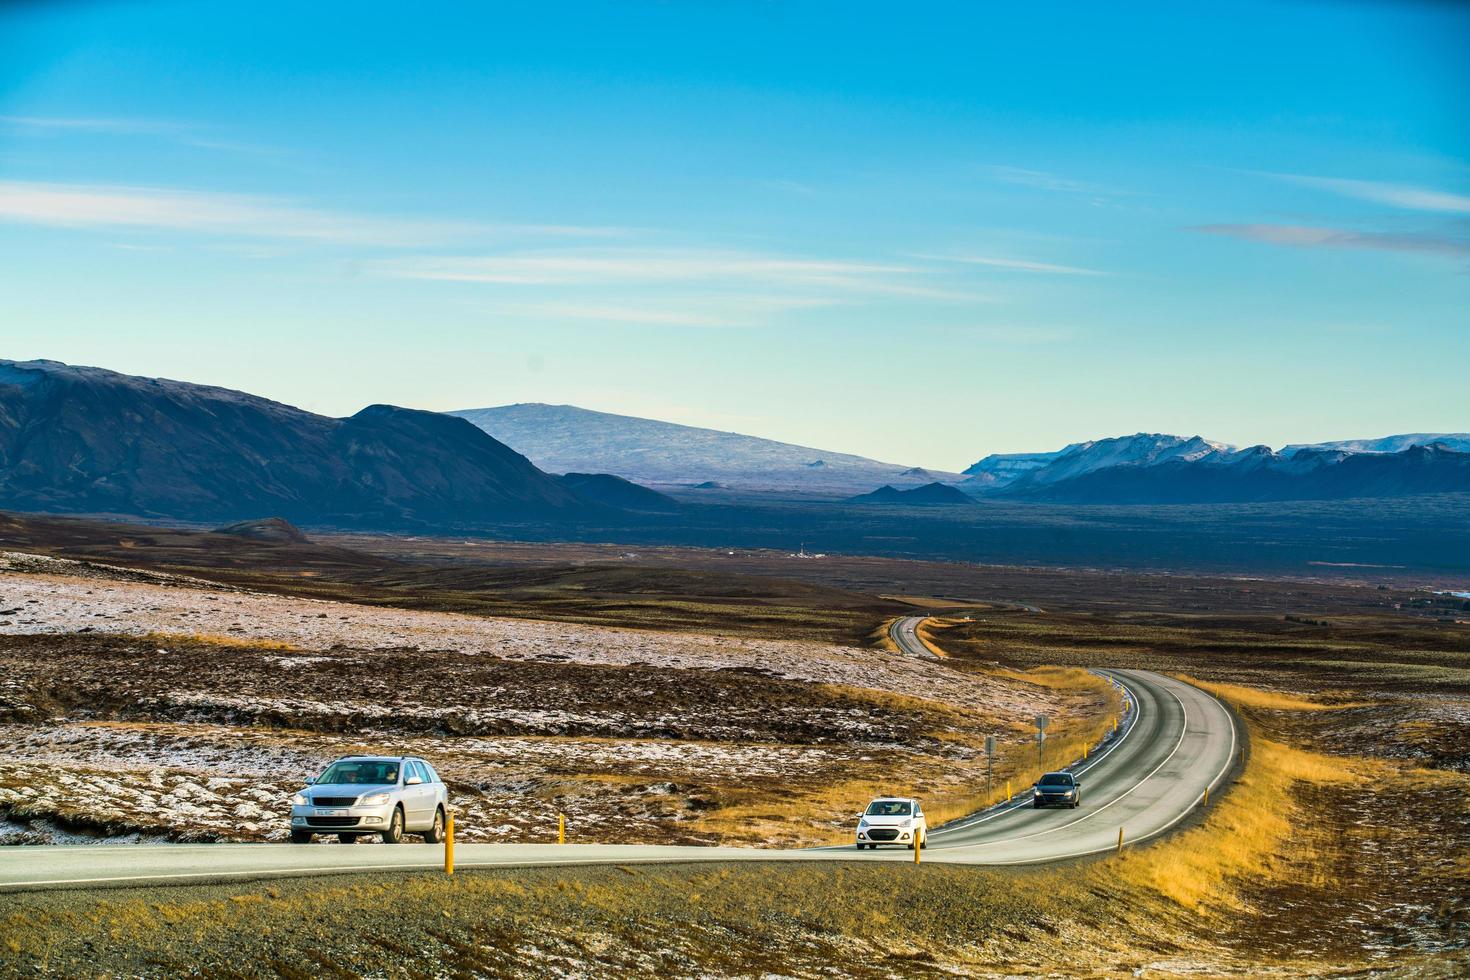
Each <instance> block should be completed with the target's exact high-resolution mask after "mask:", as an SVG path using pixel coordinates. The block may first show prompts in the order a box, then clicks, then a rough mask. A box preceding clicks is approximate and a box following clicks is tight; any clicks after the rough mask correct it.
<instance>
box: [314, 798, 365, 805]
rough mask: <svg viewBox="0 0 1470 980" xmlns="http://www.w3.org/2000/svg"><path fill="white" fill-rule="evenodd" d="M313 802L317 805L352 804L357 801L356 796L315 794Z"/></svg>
mask: <svg viewBox="0 0 1470 980" xmlns="http://www.w3.org/2000/svg"><path fill="white" fill-rule="evenodd" d="M311 802H312V803H313V805H315V806H351V805H352V804H354V803H356V802H357V797H355V796H313V797H312V798H311Z"/></svg>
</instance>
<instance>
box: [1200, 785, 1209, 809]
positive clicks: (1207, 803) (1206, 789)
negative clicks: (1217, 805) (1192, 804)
mask: <svg viewBox="0 0 1470 980" xmlns="http://www.w3.org/2000/svg"><path fill="white" fill-rule="evenodd" d="M1209 805H1210V788H1209V787H1208V786H1206V787H1205V798H1204V800H1203V801H1202V802H1201V803H1200V806H1209Z"/></svg>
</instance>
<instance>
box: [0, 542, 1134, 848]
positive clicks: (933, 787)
mask: <svg viewBox="0 0 1470 980" xmlns="http://www.w3.org/2000/svg"><path fill="white" fill-rule="evenodd" d="M8 562H9V564H10V566H11V570H10V571H8V572H4V573H0V635H3V636H4V642H3V643H0V677H4V680H3V681H0V739H3V740H4V742H5V744H6V745H7V752H6V756H5V758H4V759H3V760H0V841H6V840H8V841H11V842H44V841H48V840H76V839H87V838H88V837H96V838H103V839H115V838H118V837H126V838H129V839H162V840H281V839H284V838H285V836H286V835H287V829H288V828H287V824H286V820H285V815H286V806H285V802H286V800H287V799H288V798H289V797H290V795H291V794H292V793H293V792H295V791H296V790H297V789H299V788H300V786H301V785H302V784H303V781H304V779H305V778H306V777H307V776H309V775H312V774H314V773H315V772H318V771H320V770H321V769H322V768H323V767H324V766H325V765H326V763H327V762H329V761H330V760H331V759H333V758H336V757H338V756H341V755H347V754H352V753H358V752H392V753H409V754H417V755H422V756H424V757H426V758H429V759H430V760H432V761H433V762H434V764H435V765H436V767H437V768H438V769H439V771H440V772H441V773H442V774H443V775H444V777H445V779H446V781H447V782H448V783H449V784H450V788H451V790H452V802H453V803H454V805H455V806H456V807H458V808H459V811H460V817H459V834H460V837H461V839H464V840H468V841H510V840H522V841H524V840H545V839H547V838H548V836H552V835H554V834H555V832H556V827H557V820H558V816H559V815H564V816H565V817H566V819H567V822H568V827H569V830H570V833H571V835H572V839H574V840H576V839H580V840H591V841H601V842H644V843H716V842H721V841H723V842H742V843H771V844H775V843H779V844H795V843H821V842H829V841H832V840H836V839H845V838H846V836H847V835H848V834H849V833H850V830H851V828H850V823H851V814H852V813H854V812H855V811H856V810H857V809H859V808H860V807H861V806H863V805H864V804H865V803H866V802H867V800H868V799H869V798H871V797H872V796H873V795H877V794H879V793H882V792H908V793H916V794H920V795H922V796H924V797H925V798H926V800H928V801H930V806H931V810H932V811H933V812H944V810H945V808H946V807H949V808H950V809H951V810H954V809H965V808H968V807H970V806H972V805H973V800H974V797H975V794H976V790H975V786H976V784H977V781H979V780H980V776H979V774H980V773H981V772H983V756H982V753H981V750H980V746H981V745H982V744H983V741H984V738H985V736H986V735H987V734H991V733H996V734H999V735H1000V736H1001V738H1002V741H1003V742H1004V743H1006V745H1007V746H1008V747H1009V749H1010V750H1011V751H1012V757H1007V758H1002V760H1001V768H1000V770H999V775H1000V776H1001V778H1006V777H1008V776H1017V777H1019V776H1020V775H1021V774H1022V772H1023V769H1024V767H1026V766H1028V765H1030V766H1032V767H1033V768H1034V766H1035V764H1036V762H1035V760H1033V759H1032V758H1031V755H1030V754H1029V753H1028V752H1027V751H1026V748H1027V743H1026V741H1025V739H1026V730H1027V721H1028V720H1029V719H1030V718H1031V717H1032V716H1033V715H1034V714H1035V713H1036V712H1037V711H1046V712H1049V713H1051V714H1053V715H1054V716H1055V717H1056V718H1057V719H1058V725H1059V729H1058V730H1059V732H1063V733H1064V732H1067V731H1068V730H1071V731H1072V732H1073V734H1074V735H1075V736H1077V737H1084V738H1085V737H1091V736H1092V734H1094V733H1095V731H1097V732H1100V729H1101V726H1102V725H1103V724H1104V723H1105V716H1108V715H1109V713H1110V712H1112V711H1113V710H1114V709H1115V707H1116V706H1115V703H1114V701H1113V700H1112V695H1111V692H1110V690H1109V689H1108V688H1107V686H1106V685H1105V684H1103V683H1102V682H1101V681H1099V680H1097V679H1096V678H1093V677H1091V676H1090V675H1086V674H1083V673H1082V672H1075V676H1065V677H1062V678H1060V679H1059V678H1058V677H1057V676H1056V675H1055V674H1054V672H1038V673H1037V674H1036V675H1035V676H1034V677H1027V676H1017V677H998V676H994V675H989V674H984V673H976V672H966V671H961V670H957V669H954V668H953V667H951V666H949V665H946V664H944V663H942V662H936V661H933V660H928V659H919V658H913V657H905V656H902V655H900V654H897V653H893V652H890V651H886V650H882V649H873V648H868V649H861V648H856V647H840V646H834V645H831V644H823V643H815V642H796V641H780V640H768V639H760V638H756V639H752V638H746V637H730V636H725V637H721V636H711V635H704V634H691V633H656V632H649V631H638V630H615V629H607V628H601V627H593V626H583V625H576V624H564V623H545V622H537V621H531V620H504V619H490V618H486V617H478V616H467V615H459V614H453V613H438V612H425V611H411V610H401V609H391V608H379V607H370V606H360V605H353V604H350V603H338V602H325V601H318V600H311V599H298V598H290V597H282V596H277V595H267V594H261V593H253V592H248V591H244V590H240V589H228V588H221V587H215V586H206V585H203V584H201V583H198V582H195V581H190V580H180V579H172V578H170V577H168V576H164V575H152V576H151V577H150V576H147V575H144V576H141V577H142V578H143V579H144V580H142V581H139V580H137V579H138V578H139V577H140V576H139V575H138V574H136V573H133V574H129V575H121V574H117V573H113V572H110V571H109V570H108V569H105V568H98V567H97V566H78V565H76V564H75V563H66V562H58V561H56V560H54V559H47V560H36V559H31V558H26V557H24V556H11V557H10V558H9V559H8ZM58 571H63V572H67V571H69V572H70V573H71V574H57V572H58Z"/></svg>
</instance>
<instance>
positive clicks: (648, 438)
mask: <svg viewBox="0 0 1470 980" xmlns="http://www.w3.org/2000/svg"><path fill="white" fill-rule="evenodd" d="M449 414H450V415H457V416H459V417H460V418H463V419H468V420H469V421H470V422H473V423H474V424H475V425H477V426H479V427H480V428H481V429H483V430H485V431H486V432H487V433H489V434H490V435H492V436H493V437H495V438H496V439H498V440H501V441H503V442H505V443H506V444H507V445H509V446H511V447H512V448H514V449H515V450H516V451H517V452H520V453H524V454H525V455H526V456H527V457H529V458H530V459H531V460H532V461H533V462H535V463H536V465H537V466H540V467H541V468H543V469H545V470H547V471H548V472H552V473H565V472H595V473H614V474H616V475H618V476H621V477H623V478H624V479H628V480H632V481H633V482H635V483H641V484H644V485H646V486H657V487H661V488H689V487H692V486H696V485H700V484H706V483H710V484H715V485H717V486H718V487H719V488H720V489H728V490H739V491H764V492H777V493H802V494H816V495H827V496H847V495H850V494H854V493H862V492H867V491H869V490H873V489H875V488H877V487H881V486H883V485H885V484H891V485H893V486H895V487H899V488H910V487H917V486H922V485H924V484H926V483H932V482H934V481H936V480H937V481H942V482H946V483H955V482H958V481H959V479H960V476H959V474H958V473H945V472H940V471H935V470H928V469H923V468H920V467H909V466H900V465H898V464H895V463H884V462H880V461H878V460H874V459H867V458H865V457H862V456H853V455H850V454H848V453H834V452H829V451H827V450H825V449H813V448H811V447H808V446H796V445H792V444H790V443H785V442H776V441H774V440H771V439H761V438H758V437H755V436H747V435H741V434H739V433H735V432H719V431H716V430H714V429H702V428H698V427H696V426H690V425H679V424H676V423H673V422H661V421H658V420H655V419H643V418H635V417H631V416H627V415H613V414H610V413H607V412H594V411H590V410H588V409H585V408H577V407H576V406H574V405H542V404H536V403H531V404H520V405H504V406H501V407H499V408H478V409H465V410H463V411H458V412H450V413H449Z"/></svg>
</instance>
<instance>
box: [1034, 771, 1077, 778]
mask: <svg viewBox="0 0 1470 980" xmlns="http://www.w3.org/2000/svg"><path fill="white" fill-rule="evenodd" d="M1047 776H1066V777H1067V778H1068V779H1076V778H1077V777H1076V776H1073V775H1072V774H1071V773H1070V772H1063V771H1062V770H1060V769H1058V770H1057V771H1056V772H1044V773H1042V774H1041V778H1042V779H1045V778H1046V777H1047Z"/></svg>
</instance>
